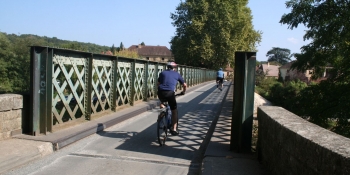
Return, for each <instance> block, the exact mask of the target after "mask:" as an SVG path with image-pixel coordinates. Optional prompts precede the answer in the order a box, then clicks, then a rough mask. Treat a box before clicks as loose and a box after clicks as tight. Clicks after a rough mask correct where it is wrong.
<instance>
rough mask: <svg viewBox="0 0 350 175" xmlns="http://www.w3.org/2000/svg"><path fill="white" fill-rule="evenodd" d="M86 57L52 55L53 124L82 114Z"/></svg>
mask: <svg viewBox="0 0 350 175" xmlns="http://www.w3.org/2000/svg"><path fill="white" fill-rule="evenodd" d="M85 65H86V58H76V57H66V56H61V55H55V56H54V57H53V69H52V70H53V72H52V74H53V77H52V84H53V99H52V114H53V125H56V124H62V123H64V122H67V121H70V120H74V119H78V118H81V117H83V116H84V91H85V81H84V79H85V77H84V76H85V67H86V66H85Z"/></svg>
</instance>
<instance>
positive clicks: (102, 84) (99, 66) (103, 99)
mask: <svg viewBox="0 0 350 175" xmlns="http://www.w3.org/2000/svg"><path fill="white" fill-rule="evenodd" d="M112 66H113V61H111V60H97V59H95V60H94V61H93V69H92V92H91V97H92V100H91V101H92V104H91V111H92V113H97V112H100V111H105V110H107V109H110V107H111V99H110V94H111V87H112V73H113V70H112Z"/></svg>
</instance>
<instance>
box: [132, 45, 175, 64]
mask: <svg viewBox="0 0 350 175" xmlns="http://www.w3.org/2000/svg"><path fill="white" fill-rule="evenodd" d="M128 50H130V51H136V52H137V54H138V55H140V56H141V57H142V59H145V60H150V61H156V62H168V61H175V60H174V56H173V54H172V53H171V51H170V50H169V49H168V48H167V47H166V46H146V45H132V46H130V47H129V48H128Z"/></svg>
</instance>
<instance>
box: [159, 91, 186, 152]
mask: <svg viewBox="0 0 350 175" xmlns="http://www.w3.org/2000/svg"><path fill="white" fill-rule="evenodd" d="M179 95H182V94H176V95H175V96H179ZM163 105H164V106H165V107H164V108H162V111H161V112H160V113H159V115H158V119H157V136H158V143H159V145H160V146H163V145H165V141H166V139H167V138H168V133H170V128H171V126H172V123H171V121H172V120H171V109H170V106H169V104H168V102H163ZM169 112H170V115H169ZM176 122H177V125H176V130H177V131H178V128H179V117H178V118H177V121H176Z"/></svg>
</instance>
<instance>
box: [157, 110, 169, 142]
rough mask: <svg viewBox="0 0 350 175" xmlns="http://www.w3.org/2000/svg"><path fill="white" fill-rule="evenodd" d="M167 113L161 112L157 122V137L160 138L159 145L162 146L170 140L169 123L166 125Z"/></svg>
mask: <svg viewBox="0 0 350 175" xmlns="http://www.w3.org/2000/svg"><path fill="white" fill-rule="evenodd" d="M165 116H166V115H165V112H164V111H163V112H161V113H160V114H159V115H158V120H157V136H158V143H159V145H160V146H163V145H165V141H166V139H167V138H168V130H167V126H166V125H167V123H166V117H165Z"/></svg>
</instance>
